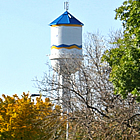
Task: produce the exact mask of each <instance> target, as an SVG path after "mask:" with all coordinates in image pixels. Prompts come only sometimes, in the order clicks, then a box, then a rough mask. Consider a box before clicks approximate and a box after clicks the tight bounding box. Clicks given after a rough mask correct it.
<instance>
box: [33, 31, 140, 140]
mask: <svg viewBox="0 0 140 140" xmlns="http://www.w3.org/2000/svg"><path fill="white" fill-rule="evenodd" d="M105 46H107V47H108V44H106V42H105V39H104V38H103V37H101V36H100V35H98V34H92V33H88V34H87V36H86V40H85V43H84V48H83V52H84V56H85V57H84V59H83V61H82V62H81V63H80V64H79V63H78V62H76V61H74V60H72V61H73V62H75V63H76V65H78V66H79V71H77V72H76V73H75V74H71V75H69V76H66V77H65V76H64V78H67V80H66V81H67V82H66V83H65V84H62V83H61V82H60V80H59V75H58V74H57V73H56V75H54V74H52V73H49V72H47V73H46V74H45V76H44V78H43V79H42V80H40V81H39V80H38V79H36V82H37V86H38V88H39V90H41V91H42V92H43V93H44V94H46V96H48V97H50V99H52V100H54V102H56V103H57V101H60V102H58V103H59V104H60V105H62V106H63V104H62V102H61V97H62V96H60V94H59V93H60V92H59V91H60V90H62V89H67V90H66V91H68V92H67V94H69V96H70V98H69V101H68V100H66V101H67V102H69V104H67V103H66V104H67V105H66V106H67V108H68V109H69V113H68V114H66V112H63V115H67V116H68V117H67V118H68V119H67V120H68V122H67V123H68V124H69V130H68V131H69V139H84V140H89V139H91V140H93V139H109V140H111V139H114V140H115V139H116V140H118V139H131V140H133V139H135V140H137V139H139V132H140V123H139V121H140V120H139V116H140V110H139V105H140V104H139V103H137V102H136V101H135V98H134V97H132V95H131V94H130V95H128V98H127V99H126V100H124V99H122V98H121V97H120V95H118V94H116V95H115V94H113V93H114V91H113V85H112V83H111V82H110V81H109V74H110V71H111V69H110V67H109V65H108V63H105V62H102V61H101V58H102V55H103V52H104V50H106V48H107V47H105ZM71 59H73V58H71ZM69 61H70V60H69ZM63 64H64V63H63ZM64 65H65V70H67V73H69V69H68V68H69V66H68V65H67V63H65V64H64ZM48 66H49V68H50V72H52V71H53V69H52V68H51V66H50V65H49V64H48ZM57 77H58V78H57ZM64 103H65V102H64Z"/></svg>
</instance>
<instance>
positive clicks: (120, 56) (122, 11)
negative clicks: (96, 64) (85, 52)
mask: <svg viewBox="0 0 140 140" xmlns="http://www.w3.org/2000/svg"><path fill="white" fill-rule="evenodd" d="M115 18H116V19H118V18H119V19H120V20H121V21H122V24H123V27H124V32H123V38H117V39H116V41H115V42H113V43H114V44H117V47H116V48H112V49H110V50H107V51H106V52H105V54H104V56H103V60H104V61H107V62H108V63H109V65H110V66H111V68H112V71H111V74H110V80H111V82H112V83H113V85H114V91H115V93H116V94H121V95H122V97H124V98H126V97H127V95H128V94H129V93H131V94H133V95H134V97H135V98H136V100H137V101H140V82H139V81H140V48H139V45H140V2H139V1H135V0H129V1H124V2H123V5H122V6H120V7H119V8H117V9H116V17H115Z"/></svg>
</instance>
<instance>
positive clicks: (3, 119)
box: [0, 93, 65, 140]
mask: <svg viewBox="0 0 140 140" xmlns="http://www.w3.org/2000/svg"><path fill="white" fill-rule="evenodd" d="M2 96H3V97H2V98H0V140H20V139H22V140H36V139H49V138H51V137H53V134H54V133H56V135H55V137H58V136H59V135H60V134H61V133H62V127H63V124H64V123H65V121H62V118H61V115H60V107H59V106H54V104H52V103H51V102H50V100H49V98H46V99H45V101H43V100H42V99H41V96H40V97H37V98H36V101H32V99H31V97H29V94H25V93H23V95H22V98H19V97H18V96H17V95H16V94H15V95H13V97H10V96H5V95H4V94H3V95H2ZM56 123H57V125H59V126H60V127H56Z"/></svg>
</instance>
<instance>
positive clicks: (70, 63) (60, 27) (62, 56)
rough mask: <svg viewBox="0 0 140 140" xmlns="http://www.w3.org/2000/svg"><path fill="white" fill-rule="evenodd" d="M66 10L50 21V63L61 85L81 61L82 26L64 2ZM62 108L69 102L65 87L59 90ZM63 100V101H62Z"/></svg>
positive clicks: (68, 93)
mask: <svg viewBox="0 0 140 140" xmlns="http://www.w3.org/2000/svg"><path fill="white" fill-rule="evenodd" d="M65 9H66V11H65V12H64V13H63V14H62V15H60V16H59V17H58V18H56V19H55V20H54V21H52V22H51V23H50V24H49V25H50V26H51V55H50V57H49V58H50V60H51V65H52V67H53V69H54V71H55V72H56V73H57V74H58V75H59V76H60V78H58V79H59V80H60V83H61V85H64V84H65V85H67V79H68V77H69V76H71V74H74V73H75V72H76V71H78V70H79V66H80V64H81V61H82V26H83V23H82V22H80V21H79V20H78V19H76V18H75V17H74V16H73V15H72V14H70V13H69V12H68V2H65ZM59 94H60V96H61V101H62V107H63V110H64V111H66V110H67V109H68V106H69V104H70V102H69V101H70V92H69V91H68V89H67V88H62V89H61V90H60V93H59ZM64 102H65V103H64Z"/></svg>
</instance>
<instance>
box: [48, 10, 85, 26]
mask: <svg viewBox="0 0 140 140" xmlns="http://www.w3.org/2000/svg"><path fill="white" fill-rule="evenodd" d="M59 24H76V25H82V26H83V25H84V24H83V23H82V22H80V21H79V20H78V19H76V18H75V17H74V16H73V15H71V14H70V13H69V12H68V11H65V12H64V13H63V14H62V15H61V16H59V17H58V18H56V19H55V20H54V21H52V22H51V23H50V24H49V25H50V26H52V25H59Z"/></svg>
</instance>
